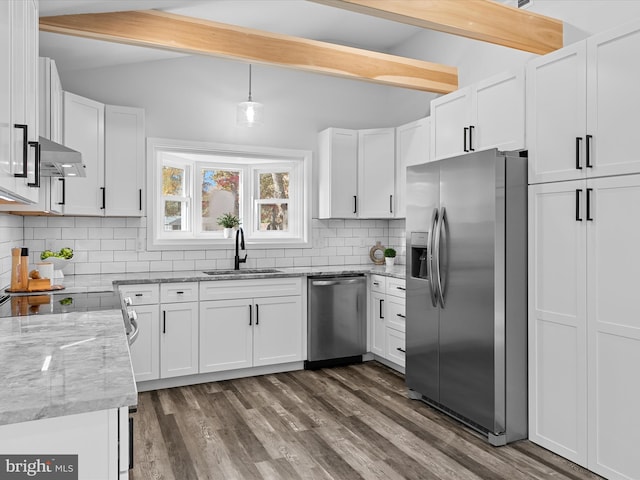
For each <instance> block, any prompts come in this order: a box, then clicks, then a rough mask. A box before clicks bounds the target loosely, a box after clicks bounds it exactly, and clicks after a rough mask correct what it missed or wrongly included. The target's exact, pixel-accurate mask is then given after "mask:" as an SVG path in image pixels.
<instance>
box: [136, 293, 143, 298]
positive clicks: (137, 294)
mask: <svg viewBox="0 0 640 480" xmlns="http://www.w3.org/2000/svg"><path fill="white" fill-rule="evenodd" d="M142 295H144V294H143V293H136V297H141V296H142Z"/></svg>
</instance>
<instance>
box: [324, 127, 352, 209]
mask: <svg viewBox="0 0 640 480" xmlns="http://www.w3.org/2000/svg"><path fill="white" fill-rule="evenodd" d="M318 157H319V165H318V172H319V189H318V197H319V216H320V218H357V216H358V214H357V200H358V132H357V130H346V129H343V128H328V129H326V130H323V131H322V132H320V133H319V134H318Z"/></svg>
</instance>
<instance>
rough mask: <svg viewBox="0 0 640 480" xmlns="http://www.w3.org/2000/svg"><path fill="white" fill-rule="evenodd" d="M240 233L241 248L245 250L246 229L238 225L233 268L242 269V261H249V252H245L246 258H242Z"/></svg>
mask: <svg viewBox="0 0 640 480" xmlns="http://www.w3.org/2000/svg"><path fill="white" fill-rule="evenodd" d="M238 235H240V248H241V249H242V250H245V248H244V230H242V227H238V230H236V256H235V257H234V262H233V269H234V270H240V264H241V263H247V254H246V253H245V254H244V258H240V255H239V254H240V252H239V250H238Z"/></svg>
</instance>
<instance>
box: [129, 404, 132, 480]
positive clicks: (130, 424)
mask: <svg viewBox="0 0 640 480" xmlns="http://www.w3.org/2000/svg"><path fill="white" fill-rule="evenodd" d="M132 468H133V418H132V417H129V470H131V469H132Z"/></svg>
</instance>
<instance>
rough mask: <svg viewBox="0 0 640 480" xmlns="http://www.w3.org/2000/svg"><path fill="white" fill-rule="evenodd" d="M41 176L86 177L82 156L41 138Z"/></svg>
mask: <svg viewBox="0 0 640 480" xmlns="http://www.w3.org/2000/svg"><path fill="white" fill-rule="evenodd" d="M39 142H40V175H41V176H43V177H86V176H87V174H86V172H85V166H84V164H83V163H82V154H81V153H80V152H77V151H75V150H72V149H71V148H69V147H65V146H64V145H61V144H59V143H56V142H52V141H51V140H49V139H48V138H45V137H40V139H39Z"/></svg>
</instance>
